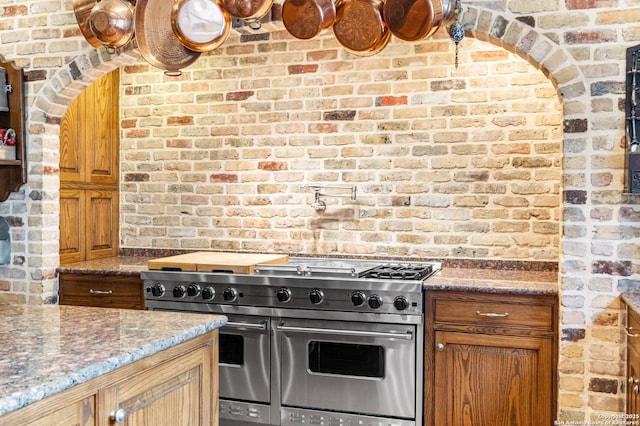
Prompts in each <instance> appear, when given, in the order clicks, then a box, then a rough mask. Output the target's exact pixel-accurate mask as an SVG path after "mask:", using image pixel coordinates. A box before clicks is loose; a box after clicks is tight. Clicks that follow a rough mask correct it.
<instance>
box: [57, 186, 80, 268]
mask: <svg viewBox="0 0 640 426" xmlns="http://www.w3.org/2000/svg"><path fill="white" fill-rule="evenodd" d="M83 204H84V191H83V190H79V189H61V190H60V262H61V263H70V262H78V261H80V260H83V259H85V248H84V243H83V241H84V238H83V236H84V235H83V234H84V229H85V219H84V213H83Z"/></svg>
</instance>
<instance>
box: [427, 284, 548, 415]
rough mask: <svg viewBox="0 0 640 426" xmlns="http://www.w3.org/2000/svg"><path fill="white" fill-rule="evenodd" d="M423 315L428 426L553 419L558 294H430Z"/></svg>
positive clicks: (439, 292)
mask: <svg viewBox="0 0 640 426" xmlns="http://www.w3.org/2000/svg"><path fill="white" fill-rule="evenodd" d="M425 312H426V313H427V314H426V317H425V336H424V341H425V357H424V366H425V369H424V370H425V375H424V380H425V381H424V401H425V403H424V407H425V413H424V424H425V425H429V426H440V425H456V426H467V425H468V426H502V425H504V426H508V425H530V426H539V425H540V426H542V425H544V426H547V425H549V424H553V420H554V419H555V417H556V414H557V413H556V406H557V402H556V398H557V389H556V388H557V380H558V379H557V362H558V361H557V359H558V335H557V334H558V333H557V323H558V300H557V296H556V295H520V294H485V293H474V292H455V291H451V292H450V291H442V290H437V291H427V292H426V293H425Z"/></svg>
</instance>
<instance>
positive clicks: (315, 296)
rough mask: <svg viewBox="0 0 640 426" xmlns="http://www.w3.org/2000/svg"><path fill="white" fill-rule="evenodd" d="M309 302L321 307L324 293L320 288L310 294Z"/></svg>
mask: <svg viewBox="0 0 640 426" xmlns="http://www.w3.org/2000/svg"><path fill="white" fill-rule="evenodd" d="M309 300H310V301H311V303H313V304H314V305H319V304H320V303H322V301H323V300H324V293H323V292H322V290H320V289H319V288H314V289H313V290H311V291H310V292H309Z"/></svg>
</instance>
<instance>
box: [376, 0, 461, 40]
mask: <svg viewBox="0 0 640 426" xmlns="http://www.w3.org/2000/svg"><path fill="white" fill-rule="evenodd" d="M454 3H455V0H385V3H384V9H383V16H384V20H385V22H386V24H387V26H388V27H389V30H391V32H392V33H393V35H394V36H396V37H398V38H399V39H401V40H404V41H417V40H422V39H424V38H427V37H430V36H431V35H433V34H434V33H435V32H436V31H438V29H439V28H440V27H441V26H443V25H446V24H447V23H448V22H450V21H451V19H452V18H453V17H454V12H453V10H454Z"/></svg>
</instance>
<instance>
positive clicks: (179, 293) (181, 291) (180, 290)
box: [173, 285, 187, 299]
mask: <svg viewBox="0 0 640 426" xmlns="http://www.w3.org/2000/svg"><path fill="white" fill-rule="evenodd" d="M185 294H187V290H186V289H185V288H184V286H183V285H179V286H177V287H174V289H173V297H175V298H176V299H182V298H183V297H184V295H185Z"/></svg>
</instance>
